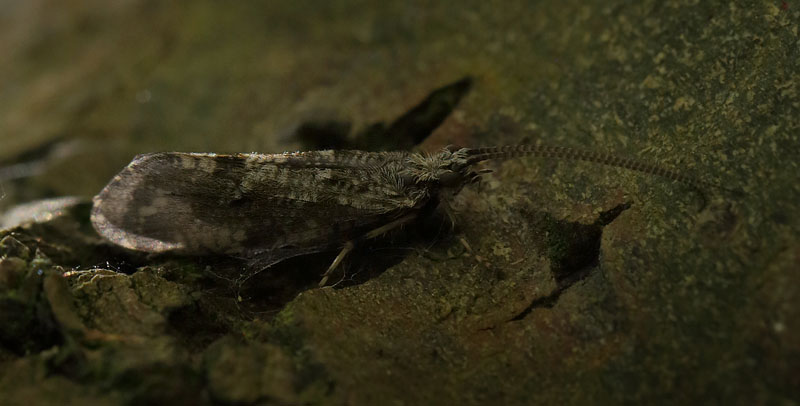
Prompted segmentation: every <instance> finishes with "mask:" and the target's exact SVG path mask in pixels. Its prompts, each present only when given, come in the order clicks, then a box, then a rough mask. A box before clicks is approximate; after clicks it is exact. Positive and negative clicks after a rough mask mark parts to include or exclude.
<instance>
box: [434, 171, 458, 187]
mask: <svg viewBox="0 0 800 406" xmlns="http://www.w3.org/2000/svg"><path fill="white" fill-rule="evenodd" d="M439 183H441V184H442V186H457V185H459V184H461V174H460V173H458V172H453V171H447V172H444V173H442V174H441V175H439Z"/></svg>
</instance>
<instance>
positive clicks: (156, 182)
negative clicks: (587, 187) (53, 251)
mask: <svg viewBox="0 0 800 406" xmlns="http://www.w3.org/2000/svg"><path fill="white" fill-rule="evenodd" d="M522 155H535V156H542V157H551V158H559V159H571V160H584V161H592V162H597V163H601V164H604V165H610V166H617V167H623V168H628V169H631V170H636V171H641V172H647V173H652V174H656V175H660V176H665V177H668V178H671V179H674V180H678V181H682V182H686V183H689V184H696V183H697V182H696V181H694V180H692V179H691V178H688V177H685V176H683V175H680V174H678V173H675V172H672V171H668V170H664V169H662V168H658V167H655V166H652V165H648V164H644V163H640V162H636V161H632V160H628V159H622V158H617V157H614V156H610V155H606V154H598V153H592V152H587V151H578V150H573V149H568V148H562V147H552V146H538V145H537V146H525V145H523V146H511V147H498V148H477V149H469V148H449V149H445V150H443V151H441V152H438V153H435V154H422V153H411V152H363V151H315V152H297V153H284V154H274V155H262V154H236V155H217V154H197V153H179V152H168V153H154V154H146V155H140V156H137V157H136V158H135V159H134V160H133V162H131V163H130V164H129V165H128V166H127V167H126V168H125V169H123V170H122V172H120V173H119V174H118V175H117V176H115V177H114V178H113V180H112V181H111V182H110V183H109V184H108V185H107V186H106V187H105V188H104V189H103V190H102V191H101V192H100V194H99V195H97V196H96V197H95V198H94V207H93V210H92V216H91V219H92V224H93V225H94V227H95V229H96V230H97V231H98V232H99V233H100V234H101V235H102V236H103V237H105V238H106V239H108V240H109V241H111V242H113V243H115V244H118V245H121V246H123V247H126V248H130V249H134V250H139V251H145V252H154V253H158V252H175V253H181V254H187V255H206V254H224V255H231V256H237V257H242V258H247V259H249V260H250V261H251V263H253V264H255V265H257V266H259V267H261V268H266V267H268V266H270V265H272V264H275V263H277V262H279V261H282V260H284V259H287V258H290V257H293V256H297V255H302V254H308V253H313V252H321V251H326V250H331V249H341V252H340V253H339V255H338V256H337V257H336V259H335V260H334V262H333V264H331V267H330V268H329V269H328V271H327V272H326V278H327V275H328V274H329V273H330V272H331V271H332V270H333V269H334V268H336V266H337V265H338V264H339V263H340V261H341V260H342V258H343V257H344V256H345V255H346V254H347V253H348V252H349V251H350V250H351V249H352V248H353V246H354V243H355V242H356V241H358V240H359V239H364V238H374V237H377V236H379V235H381V234H384V233H386V232H388V231H390V230H392V229H394V228H396V227H399V226H402V225H403V224H406V223H408V222H410V221H413V220H414V219H416V218H417V217H419V215H420V214H422V213H424V212H425V211H426V210H429V209H431V208H432V206H435V205H438V203H439V201H440V199H441V198H443V197H445V196H446V195H452V194H455V193H457V192H458V191H459V190H461V188H462V187H463V186H464V185H466V184H468V183H471V182H473V181H475V180H476V179H478V178H479V177H480V175H481V173H480V172H476V171H475V170H474V169H473V168H474V165H475V164H477V163H478V162H481V161H485V160H488V159H502V158H509V157H514V156H522ZM325 280H326V279H323V282H322V284H324V282H325Z"/></svg>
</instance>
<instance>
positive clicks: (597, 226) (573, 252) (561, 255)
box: [509, 203, 630, 321]
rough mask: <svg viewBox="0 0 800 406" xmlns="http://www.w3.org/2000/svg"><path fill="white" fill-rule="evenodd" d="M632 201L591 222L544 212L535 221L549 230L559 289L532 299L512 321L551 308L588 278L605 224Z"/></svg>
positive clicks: (547, 245) (548, 242)
mask: <svg viewBox="0 0 800 406" xmlns="http://www.w3.org/2000/svg"><path fill="white" fill-rule="evenodd" d="M629 207H630V203H623V204H620V205H617V206H616V207H614V208H612V209H610V210H607V211H605V212H602V213H600V215H599V216H598V218H597V220H595V222H593V223H592V224H580V223H571V222H567V221H562V220H555V219H553V218H552V217H551V216H550V215H549V214H546V213H545V214H541V215H540V216H539V218H538V219H537V221H536V223H537V225H538V226H542V227H543V229H544V230H546V235H547V238H546V239H545V241H544V244H545V249H546V252H547V254H548V257H549V258H550V264H551V266H550V271H551V272H552V273H553V277H554V279H555V281H556V288H555V289H554V290H553V291H552V292H551V293H550V294H549V295H547V296H543V297H539V298H537V299H535V300H533V301H532V302H531V303H530V304H529V305H528V306H527V307H526V308H525V309H523V310H522V311H521V312H520V313H518V314H517V315H516V316H514V317H512V318H511V319H510V320H509V321H518V320H522V319H524V318H525V317H526V316H527V315H528V314H530V313H531V312H532V311H533V309H537V308H546V309H551V308H553V307H554V306H555V305H556V304H557V303H558V299H559V298H560V297H561V294H562V293H564V291H566V290H567V289H569V288H570V287H571V286H573V285H575V284H576V283H578V282H580V281H581V280H583V279H585V278H586V277H588V276H589V275H590V274H591V272H592V271H593V270H595V269H597V268H598V265H599V264H600V241H601V237H602V235H603V227H605V226H606V225H608V224H610V223H611V222H612V221H614V219H615V218H617V217H618V216H619V215H620V214H621V213H622V212H623V211H625V210H626V209H627V208H629Z"/></svg>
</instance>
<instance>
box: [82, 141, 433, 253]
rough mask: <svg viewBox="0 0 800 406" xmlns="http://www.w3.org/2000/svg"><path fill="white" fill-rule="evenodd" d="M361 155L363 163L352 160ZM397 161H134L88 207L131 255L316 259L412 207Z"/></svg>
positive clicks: (331, 156) (377, 157) (162, 156)
mask: <svg viewBox="0 0 800 406" xmlns="http://www.w3.org/2000/svg"><path fill="white" fill-rule="evenodd" d="M359 154H367V156H359ZM400 159H401V155H397V154H387V153H381V154H378V153H376V154H369V153H356V152H333V151H321V152H312V153H302V154H281V155H259V154H239V155H215V154H192V153H156V154H148V155H140V156H138V157H136V159H134V161H133V162H131V163H130V165H128V166H127V167H126V168H125V169H124V170H123V171H122V172H120V173H119V174H118V175H117V176H115V177H114V179H113V180H112V181H111V182H110V183H109V184H108V185H107V186H106V187H105V188H104V189H103V190H102V192H100V194H99V195H97V196H96V197H95V199H94V208H93V211H92V223H93V225H94V227H95V229H96V230H97V231H98V232H99V233H100V234H101V235H103V236H104V237H105V238H107V239H108V240H110V241H112V242H114V243H116V244H118V245H121V246H124V247H127V248H131V249H134V250H140V251H147V252H167V251H170V252H180V253H185V254H192V255H202V254H215V253H216V254H228V255H236V256H242V257H255V256H260V257H264V256H266V257H267V259H268V260H270V262H277V261H279V260H281V259H282V258H286V257H289V256H293V255H297V254H299V253H307V252H316V251H322V250H325V249H328V248H331V247H334V246H337V245H340V244H341V243H342V242H343V241H345V240H346V239H349V238H354V237H358V236H359V233H363V232H365V231H367V230H369V229H371V228H374V227H377V226H380V225H381V224H384V223H386V222H388V221H391V220H392V219H393V218H394V217H395V216H396V215H401V214H403V213H405V212H407V211H408V210H413V209H414V208H415V207H418V206H419V205H420V204H421V202H420V199H419V198H410V197H408V196H405V195H404V192H403V188H402V182H401V181H400V180H399V179H397V177H396V172H397V167H396V166H398V165H401V163H400Z"/></svg>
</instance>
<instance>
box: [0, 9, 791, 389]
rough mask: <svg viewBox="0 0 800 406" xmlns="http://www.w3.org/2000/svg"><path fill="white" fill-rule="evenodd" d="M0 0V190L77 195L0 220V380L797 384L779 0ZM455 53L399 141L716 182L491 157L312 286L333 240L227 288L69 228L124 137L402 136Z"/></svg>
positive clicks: (136, 149) (284, 145)
mask: <svg viewBox="0 0 800 406" xmlns="http://www.w3.org/2000/svg"><path fill="white" fill-rule="evenodd" d="M6 3H7V4H4V9H3V11H2V12H0V52H2V54H3V55H5V56H6V57H5V58H4V60H6V61H7V63H3V64H0V75H2V77H3V78H4V83H3V84H2V85H0V146H1V147H0V187H2V189H0V196H3V198H2V199H0V210H4V211H6V212H9V210H11V209H12V207H13V206H15V205H17V204H20V203H24V202H30V201H33V200H36V199H41V198H47V197H52V196H78V198H75V199H74V200H69V201H68V202H66V201H65V202H66V203H64V204H60V205H59V206H58V207H56V208H54V209H53V211H52V212H44V213H36V214H35V215H31V216H27V215H26V218H25V220H26V221H25V222H23V223H22V224H18V223H17V222H14V221H13V220H14V219H9V218H4V223H5V224H7V225H8V227H9V228H7V229H5V230H3V231H0V398H2V399H3V400H4V402H5V403H4V404H12V405H14V404H64V403H65V402H71V403H72V404H120V403H125V404H142V403H165V402H167V403H168V404H354V405H372V404H398V405H400V404H464V405H477V404H510V405H515V404H519V405H522V404H619V403H648V404H651V403H667V404H683V403H692V404H698V403H714V404H717V403H725V404H798V402H800V390H798V388H800V324H798V323H797V320H800V273H798V272H797V270H798V268H800V220H798V219H800V215H798V214H800V213H798V212H799V211H800V210H798V206H800V204H798V202H800V169H799V168H798V162H799V161H798V159H797V157H798V156H800V140H798V138H799V137H800V94H798V87H799V86H800V76H798V72H800V45H799V44H800V42H799V41H798V38H800V37H799V36H798V22H800V4H795V3H794V2H791V1H786V2H780V1H777V2H752V1H734V2H673V1H666V2H665V1H650V0H648V1H641V2H633V3H632V2H623V1H611V2H601V3H598V4H586V2H579V1H569V2H555V1H550V2H533V1H511V2H503V6H502V7H499V6H498V5H497V3H493V2H481V1H469V2H440V3H436V4H428V2H408V1H397V2H376V3H367V2H361V1H355V0H337V1H331V2H309V1H299V2H267V4H255V2H235V3H224V4H223V3H219V2H214V1H207V0H204V1H196V2H192V3H191V4H183V3H180V4H179V3H172V2H151V1H143V0H131V1H125V2H103V1H89V2H80V3H76V2H56V1H45V0H34V1H20V0H12V1H8V2H6ZM465 76H469V77H471V78H472V82H471V90H469V91H468V92H467V90H466V89H467V88H469V87H470V86H463V83H466V82H462V85H459V86H460V87H458V86H457V90H458V92H457V93H458V97H456V101H457V99H458V98H461V100H460V103H457V102H453V103H451V104H448V105H447V106H446V109H451V108H453V107H454V106H455V105H456V104H457V107H455V108H454V110H453V112H452V114H450V115H449V116H447V118H446V119H444V121H443V122H442V123H441V125H439V126H438V128H436V130H435V131H434V132H433V133H432V134H431V135H430V136H428V137H427V138H425V141H424V142H423V143H422V145H421V146H420V147H419V148H421V149H423V150H429V151H432V150H436V149H437V148H440V147H443V146H445V145H448V144H458V145H464V146H484V145H499V144H516V143H533V142H537V141H542V142H545V143H548V144H555V145H562V146H571V147H578V148H584V149H590V150H595V151H613V152H614V153H616V154H619V155H623V156H632V157H637V158H639V159H641V160H645V161H651V162H657V163H658V164H659V165H663V166H665V167H669V168H676V169H679V170H681V171H682V172H685V173H687V174H690V175H693V176H697V177H698V178H700V179H703V180H706V181H708V182H712V183H717V184H721V185H724V186H726V187H728V188H730V189H736V190H739V191H741V193H734V194H732V193H728V192H725V191H721V190H706V191H704V193H703V194H702V195H704V196H701V194H699V193H698V192H697V191H695V190H693V189H691V188H688V187H685V186H682V185H680V184H675V183H672V182H669V181H665V180H664V179H661V178H658V177H655V176H649V175H642V174H637V173H631V172H627V171H623V170H618V169H613V168H604V167H598V166H597V165H592V164H583V163H580V164H573V163H560V162H548V161H542V160H538V159H532V158H530V159H529V158H525V159H516V160H511V161H508V162H504V163H490V164H488V165H487V167H488V168H491V169H493V170H494V173H493V174H492V175H490V176H489V177H487V178H486V181H485V182H483V183H481V184H479V185H473V186H470V187H467V188H465V190H463V191H462V192H461V193H460V194H459V195H458V196H457V198H456V199H455V200H454V202H453V207H454V209H455V210H454V212H455V217H456V227H455V229H454V230H453V231H449V230H448V226H447V225H444V226H442V227H439V226H438V225H437V224H432V225H424V226H421V227H417V228H414V227H412V228H411V229H409V230H407V231H408V232H407V233H406V234H407V235H403V236H397V237H396V238H395V239H394V240H392V241H384V242H383V243H382V244H375V245H370V246H367V247H363V248H362V250H361V252H360V253H359V254H358V255H357V256H356V257H354V258H353V260H352V262H351V263H350V264H348V266H346V267H345V269H346V270H347V272H348V273H347V275H345V278H344V279H343V280H342V282H341V283H339V284H338V285H337V286H336V288H330V287H329V288H323V289H318V288H315V285H316V282H317V280H318V279H319V274H320V273H321V272H322V270H324V269H325V267H326V266H327V263H329V261H330V260H331V257H332V255H334V254H335V253H334V254H320V255H313V256H308V257H301V258H297V259H292V260H289V261H285V262H284V263H281V264H279V265H278V266H276V267H274V268H272V269H270V270H268V271H265V272H262V273H261V274H259V275H257V276H256V277H254V278H251V279H249V280H247V281H246V282H245V283H240V280H239V272H240V265H239V264H238V263H236V262H235V261H232V260H230V259H224V258H200V259H197V258H182V257H163V256H161V257H148V256H146V255H141V254H137V253H133V252H128V251H124V250H122V249H119V248H116V247H113V246H111V245H109V244H107V243H105V242H103V241H102V240H101V239H100V238H99V237H98V236H97V235H96V234H95V233H94V231H93V230H92V228H91V225H90V224H89V220H88V207H89V206H88V203H87V202H88V200H87V199H88V198H90V197H91V196H92V195H93V194H95V193H97V191H99V190H100V188H102V186H103V185H104V184H105V183H106V182H107V181H108V180H109V179H110V178H111V177H112V176H113V175H114V173H115V172H116V171H118V170H119V169H120V168H121V167H123V166H124V165H125V164H126V163H127V162H128V161H129V160H130V159H131V158H132V157H133V156H134V155H135V154H137V153H142V152H152V151H158V150H182V151H208V152H220V153H221V152H241V151H261V152H279V151H284V150H294V149H305V148H309V147H314V146H316V145H322V143H325V142H328V141H330V140H334V139H335V140H336V142H337V143H338V144H335V145H358V146H366V145H375V144H373V142H375V140H379V141H380V140H381V137H389V136H391V137H402V136H406V137H409V138H410V139H411V138H413V139H420V138H421V137H420V134H410V132H415V131H423V130H420V128H423V127H419V126H418V125H416V124H409V121H403V120H401V119H398V117H403V114H404V113H406V112H407V111H409V110H410V109H412V107H414V106H415V105H417V103H419V102H420V101H421V100H423V99H424V98H425V97H426V96H427V95H428V94H430V92H431V91H433V90H434V89H437V88H440V87H442V86H443V85H446V84H448V83H453V82H455V81H457V80H458V79H460V78H463V77H465ZM435 115H436V114H431V116H435ZM418 116H424V115H418ZM437 120H438V119H435V118H431V119H430V120H429V121H430V122H436V124H438V121H437ZM423 121H424V120H423ZM398 123H401V124H402V125H401V124H398ZM309 129H310V130H309ZM308 131H311V136H307V135H308V134H309V133H308ZM424 131H427V129H426V130H424ZM348 133H349V134H350V135H349V136H348V135H347V134H348ZM343 134H344V135H343ZM359 136H361V137H362V138H359ZM348 137H349V138H348ZM326 140H328V141H326ZM364 140H368V141H369V142H367V141H364ZM392 142H394V141H392ZM383 145H388V144H383ZM394 145H402V144H401V143H400V144H394ZM26 207H38V208H40V210H44V211H47V207H50V206H48V205H47V204H44V205H37V206H26ZM12 226H13V227H12ZM314 270H319V271H314Z"/></svg>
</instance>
